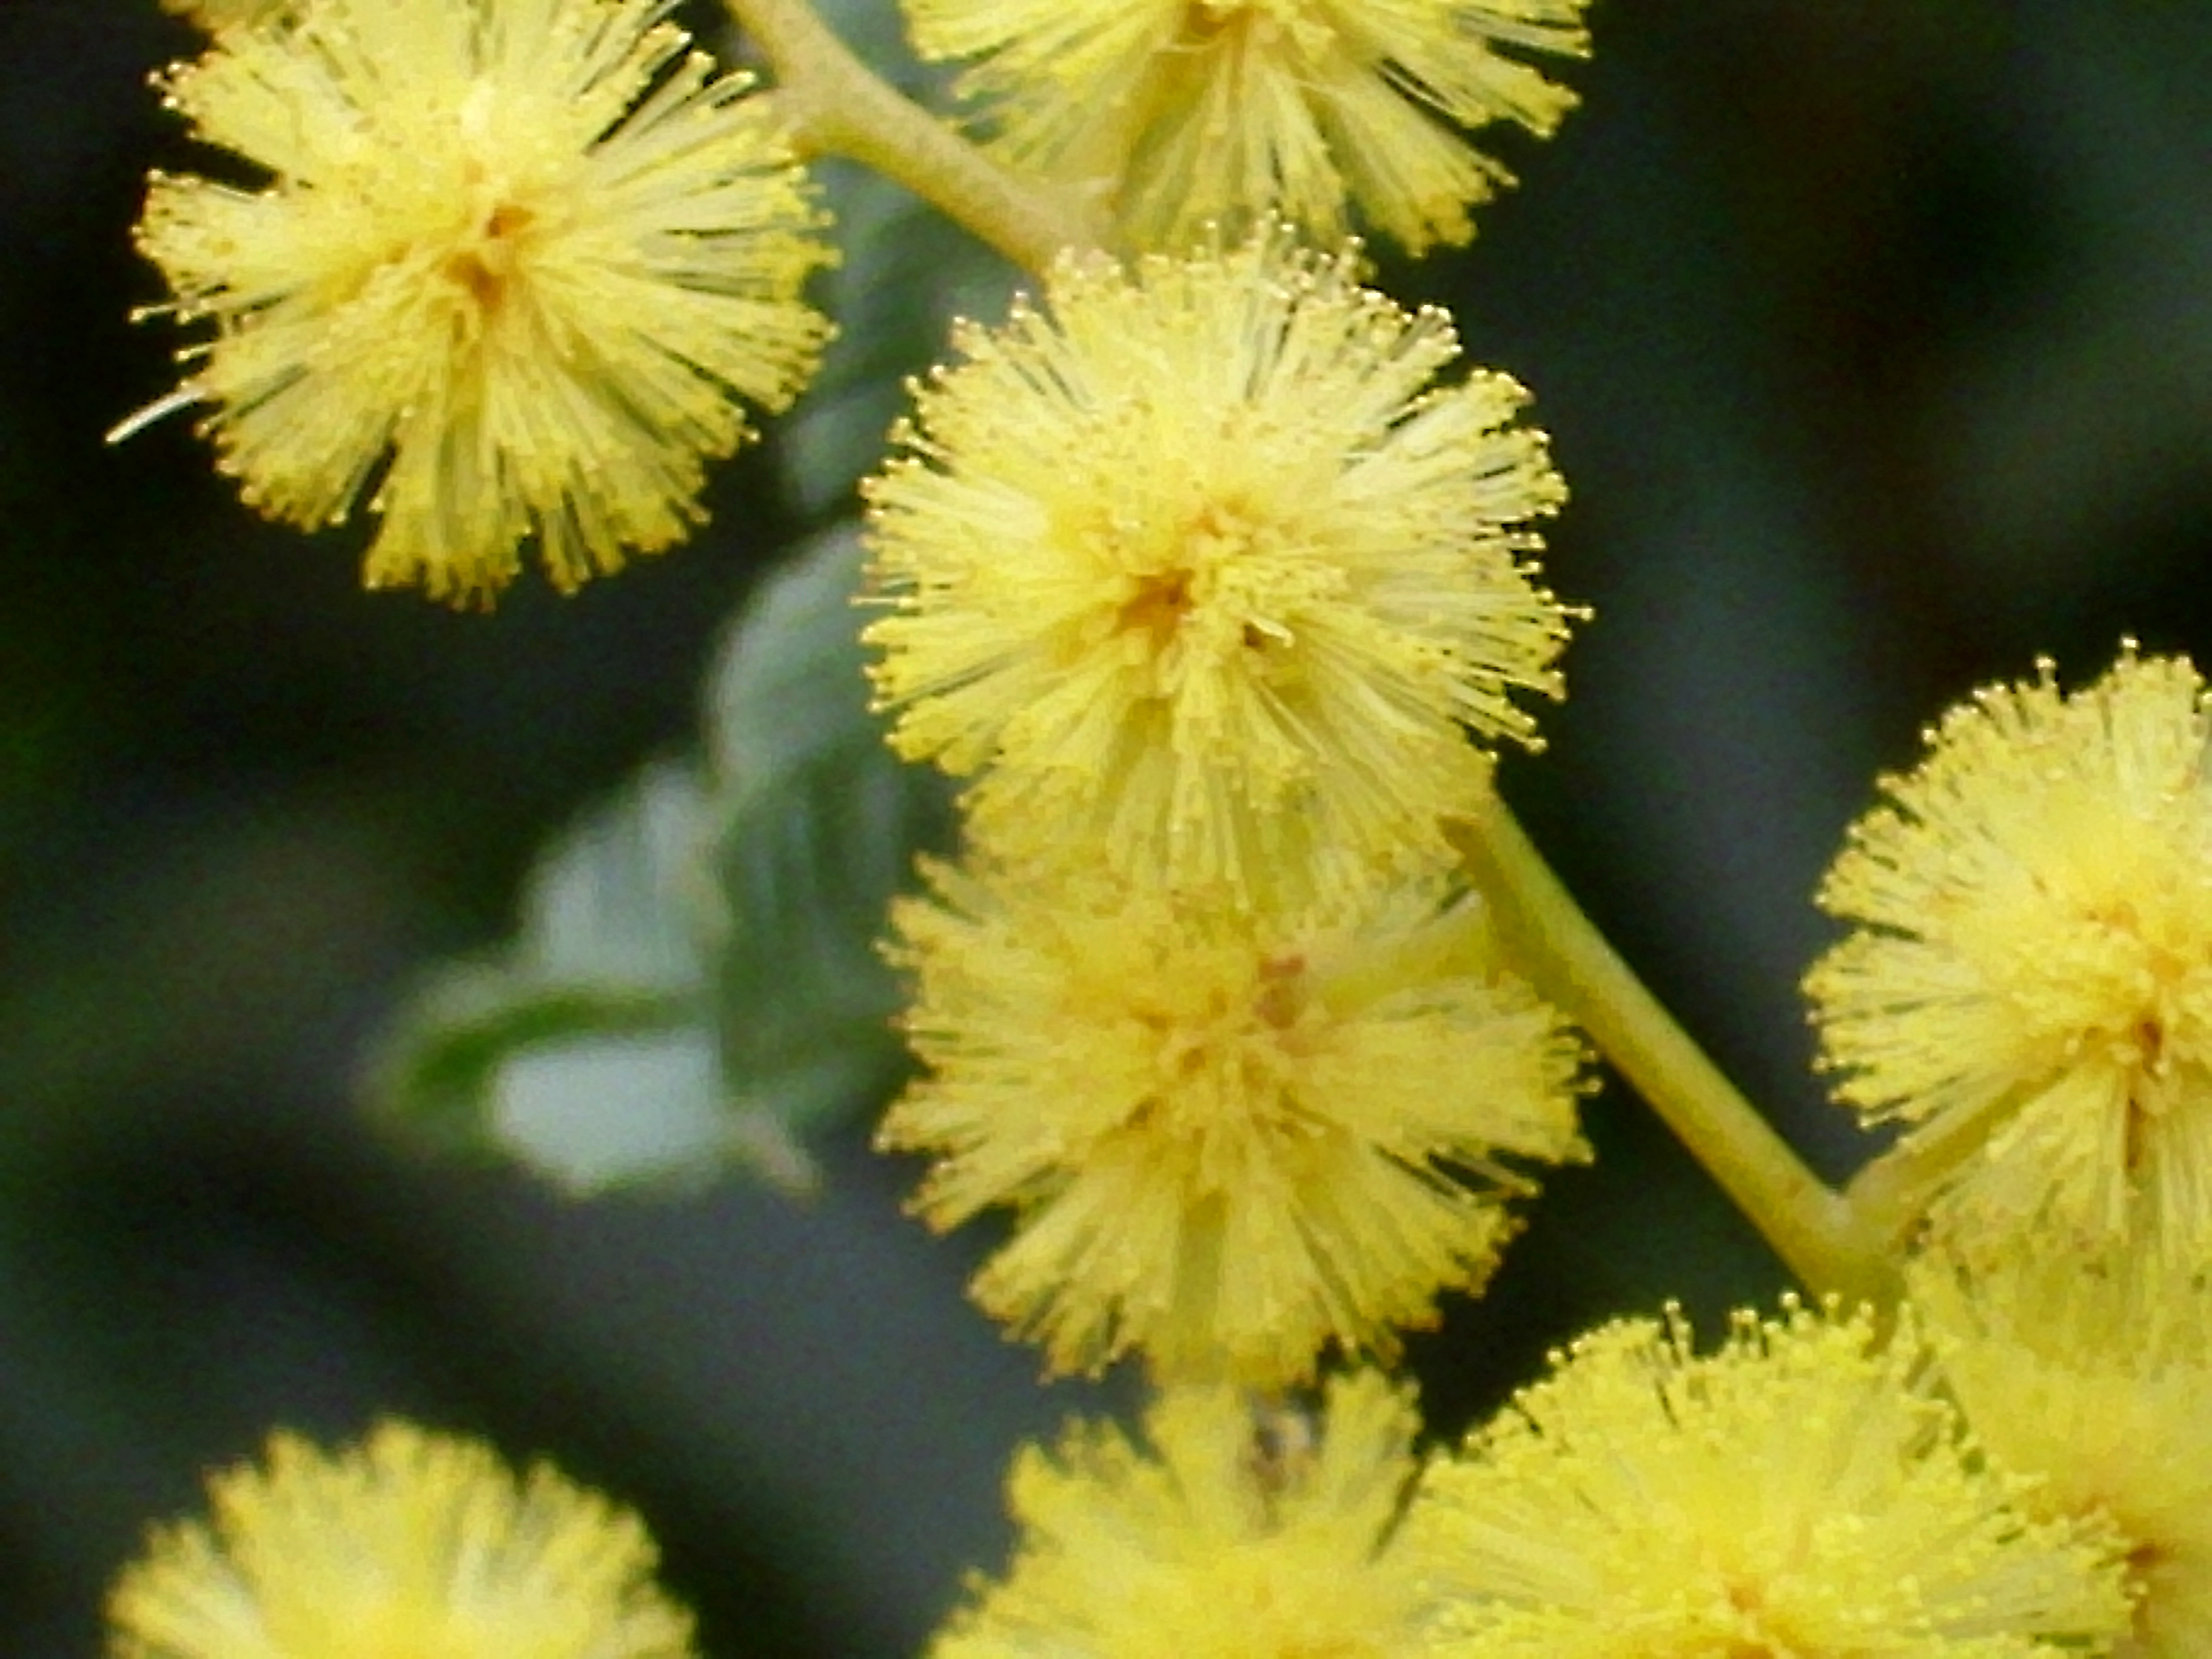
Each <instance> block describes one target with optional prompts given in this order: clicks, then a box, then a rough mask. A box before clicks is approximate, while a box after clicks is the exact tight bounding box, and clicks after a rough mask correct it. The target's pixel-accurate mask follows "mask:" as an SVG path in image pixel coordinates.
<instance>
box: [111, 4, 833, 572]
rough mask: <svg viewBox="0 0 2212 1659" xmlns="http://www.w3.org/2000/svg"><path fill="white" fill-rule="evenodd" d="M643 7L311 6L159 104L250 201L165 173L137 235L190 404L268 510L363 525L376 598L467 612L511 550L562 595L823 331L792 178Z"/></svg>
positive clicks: (641, 523) (753, 117)
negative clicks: (239, 166) (177, 321)
mask: <svg viewBox="0 0 2212 1659" xmlns="http://www.w3.org/2000/svg"><path fill="white" fill-rule="evenodd" d="M666 9H667V8H666V7H665V6H664V5H662V4H660V3H659V0H316V3H315V4H314V5H313V6H311V7H308V8H307V9H304V10H303V11H302V12H301V14H300V15H298V16H297V17H296V18H295V20H293V21H291V22H290V23H289V24H288V25H287V26H286V27H282V28H269V29H253V30H232V31H227V32H225V33H222V34H220V35H219V36H218V37H217V40H216V44H215V46H213V47H212V48H211V49H210V51H209V52H208V53H207V55H206V56H205V57H204V58H201V59H199V60H198V61H197V63H194V64H189V65H185V66H181V67H179V68H178V69H176V70H173V71H172V72H171V73H170V74H169V76H167V90H168V94H169V100H170V102H171V103H172V104H173V106H175V107H176V108H178V109H179V111H181V112H183V114H184V115H185V117H186V118H187V119H188V120H189V121H190V122H191V125H192V128H193V131H195V133H196V134H197V136H198V137H201V138H203V139H204V140H205V141H206V142H208V143H210V144H214V145H216V146H218V147H220V148H222V149H227V150H229V151H232V152H233V153H234V154H235V155H238V156H240V157H242V158H244V159H245V160H246V161H248V162H250V163H252V165H253V166H254V167H257V168H258V169H261V170H263V171H264V172H265V173H266V174H267V177H268V182H267V183H266V184H265V185H263V186H262V187H260V188H258V189H253V190H241V189H238V188H235V187H234V186H232V185H225V184H217V183H214V182H212V181H210V180H208V179H197V178H170V177H166V176H161V175H157V176H156V177H155V179H154V181H153V186H152V190H151V192H150V194H149V197H148V200H147V204H146V212H145V217H144V219H143V221H142V222H141V223H140V226H139V231H138V238H139V245H140V246H141V247H142V248H143V250H144V251H145V252H146V254H147V256H148V257H149V258H151V259H152V260H153V261H154V262H155V264H158V265H159V266H160V267H161V271H162V273H163V275H164V276H166V277H167V279H168V283H169V286H170V288H171V289H172V290H173V292H174V294H175V295H176V298H175V301H174V302H173V305H171V306H169V307H162V309H167V310H172V311H173V312H175V313H177V314H178V315H179V317H180V318H182V319H185V320H188V321H190V320H197V319H208V320H210V321H211V322H212V323H213V325H214V337H213V338H212V339H211V340H210V341H209V342H207V343H205V344H204V345H202V346H200V347H197V348H195V349H192V350H191V351H188V352H186V353H185V362H187V364H188V368H187V373H186V378H185V382H184V384H183V386H181V387H179V391H178V392H177V393H176V394H175V395H174V396H173V398H168V399H165V400H163V401H162V402H161V403H160V404H155V405H154V406H153V407H152V409H150V410H148V411H146V412H145V415H144V416H140V417H136V418H134V420H133V421H131V422H125V426H124V428H119V429H118V430H123V431H127V430H129V429H131V428H132V427H134V426H135V425H137V424H138V423H139V422H140V421H141V420H143V419H144V418H147V417H149V416H153V415H157V414H160V413H163V412H166V411H167V410H168V409H170V408H173V407H182V406H185V405H187V404H204V405H206V406H208V407H209V410H210V412H209V413H208V414H207V415H206V416H205V417H204V420H203V422H202V425H203V428H204V429H205V430H206V431H207V432H209V433H210V435H212V436H213V438H214V439H215V441H216V445H217V447H218V448H219V449H220V451H221V455H222V466H223V468H224V470H225V471H228V472H231V473H234V474H235V475H236V476H237V477H238V478H239V479H240V484H241V488H242V489H243V492H244V494H245V496H246V500H247V501H249V502H251V503H252V505H253V506H255V507H258V508H259V509H260V510H261V511H263V512H264V513H268V514H269V515H270V516H271V517H274V518H278V519H282V520H287V521H289V522H292V523H297V524H301V525H306V526H319V525H324V524H328V523H334V522H337V521H338V520H343V519H344V518H345V517H346V516H347V514H348V513H349V512H350V511H351V510H352V509H353V507H355V506H356V504H357V503H358V502H359V501H360V500H361V499H362V497H363V496H367V497H368V501H369V506H370V509H371V511H372V512H373V513H375V514H376V515H377V517H378V519H379V521H380V522H379V525H378V530H377V534H376V538H375V540H374V544H373V545H372V546H371V547H370V549H369V552H368V569H367V578H368V584H369V585H370V586H394V585H405V584H410V583H420V584H421V585H422V586H423V587H425V588H426V589H428V592H430V593H431V594H432V595H434V596H435V597H440V598H445V599H453V600H454V601H457V602H462V603H466V602H471V601H480V600H484V599H489V597H490V596H491V595H492V594H493V593H495V592H497V591H498V590H499V589H500V588H501V586H504V585H505V584H506V583H507V581H508V580H511V579H512V577H513V575H514V574H515V573H516V571H517V569H518V568H520V548H521V547H522V545H523V544H525V543H526V542H527V541H530V540H532V539H534V540H535V541H536V543H537V545H538V551H539V554H540V556H542V558H543V559H544V564H545V568H546V571H547V574H549V575H550V577H551V578H552V580H553V581H554V583H555V585H556V586H559V587H562V588H563V589H568V588H573V587H574V586H576V585H577V584H578V583H580V582H581V581H583V580H585V579H586V578H587V577H589V576H591V575H592V574H595V573H600V572H605V571H609V570H612V569H615V568H617V567H618V566H620V565H621V564H622V562H623V560H624V558H625V557H626V556H628V555H629V554H630V553H638V552H653V551H657V550H660V549H662V548H665V547H667V546H668V545H670V544H671V543H673V542H676V541H678V540H679V539H681V538H683V537H684V535H685V534H687V533H688V532H689V531H690V527H691V526H693V525H694V524H695V523H696V522H697V521H698V520H699V519H700V517H701V516H702V514H701V510H700V507H699V506H698V504H697V501H696V494H697V490H698V487H699V483H700V481H701V477H702V471H703V465H704V460H705V458H708V457H710V456H718V455H722V454H725V453H728V452H729V451H730V450H731V449H732V448H734V447H736V446H737V444H738V441H740V440H741V439H742V438H743V437H744V436H745V435H746V431H747V428H746V423H745V419H744V414H743V413H742V411H741V410H740V409H739V407H738V398H740V397H744V398H750V399H751V400H752V401H754V402H755V403H757V404H762V405H763V406H764V407H767V408H770V409H775V408H780V407H781V406H782V405H783V404H787V402H789V401H790V399H791V398H793V396H795V395H796V393H797V392H798V391H799V387H800V386H802V385H804V383H805V380H806V378H807V376H808V374H810V373H811V369H812V367H813V365H814V362H815V360H816V357H817V353H818V350H819V348H820V346H821V344H822V343H823V339H824V337H825V336H826V334H827V332H828V325H827V324H826V323H824V322H823V319H821V318H820V317H819V316H817V314H816V313H813V312H812V311H811V310H810V309H808V307H806V306H805V303H804V302H803V301H801V299H800V298H799V288H800V285H801V284H802V283H804V281H805V278H806V276H807V275H808V273H809V272H810V271H811V270H813V269H815V268H816V267H817V266H820V265H822V264H825V263H827V262H828V261H829V258H830V257H831V256H830V254H829V251H828V249H827V248H826V247H825V246H824V245H823V243H822V242H821V240H819V238H818V234H817V233H818V231H819V228H820V215H819V213H818V211H817V209H816V208H815V207H814V206H813V205H812V198H811V195H810V193H809V191H808V188H807V186H806V185H805V180H804V179H803V178H802V177H801V175H800V173H799V171H798V169H797V167H796V166H795V164H794V163H793V160H792V157H791V155H790V152H789V150H788V148H787V145H786V143H784V141H783V139H782V138H781V136H780V135H779V133H778V131H777V129H776V128H775V125H773V123H772V120H771V118H769V116H768V115H767V114H766V113H765V112H763V106H761V104H760V103H759V102H758V101H757V100H755V101H750V102H748V101H744V100H741V98H740V94H741V93H742V92H743V91H744V84H745V83H744V80H743V79H742V77H738V76H722V77H720V78H717V77H716V76H715V75H714V68H713V65H712V64H711V63H710V62H709V61H708V59H707V58H706V57H705V56H704V55H703V54H700V53H692V52H687V50H686V37H685V36H684V33H682V32H681V31H680V30H678V29H677V28H675V27H673V26H671V25H669V24H667V23H665V22H659V21H655V20H656V19H658V18H659V17H660V16H661V15H662V14H663V13H665V10H666Z"/></svg>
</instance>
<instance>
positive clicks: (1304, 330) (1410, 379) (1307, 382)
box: [867, 227, 1568, 896]
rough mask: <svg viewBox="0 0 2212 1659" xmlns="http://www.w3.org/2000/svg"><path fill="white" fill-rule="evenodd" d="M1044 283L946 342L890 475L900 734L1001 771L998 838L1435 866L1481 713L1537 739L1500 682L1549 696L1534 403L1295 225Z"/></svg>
mask: <svg viewBox="0 0 2212 1659" xmlns="http://www.w3.org/2000/svg"><path fill="white" fill-rule="evenodd" d="M1048 292H1049V295H1050V302H1051V313H1050V315H1049V316H1047V315H1046V314H1044V313H1038V312H1035V311H1030V310H1026V309H1024V310H1020V311H1018V313H1016V315H1015V316H1014V318H1013V319H1012V321H1011V322H1009V323H1008V324H1007V325H1006V327H1005V328H1003V329H1001V330H998V331H989V330H985V329H981V328H972V327H971V328H968V329H966V330H964V331H963V332H962V333H961V334H960V336H959V337H958V342H957V343H958V346H959V349H960V351H961V353H962V355H963V357H964V359H965V361H964V362H961V363H959V364H958V365H957V367H954V368H950V369H945V370H942V371H940V372H939V374H937V375H936V376H935V377H934V378H933V380H931V381H930V383H929V384H928V385H927V386H925V387H922V388H921V389H920V390H919V392H918V393H917V398H918V403H919V408H918V410H917V412H916V415H915V421H914V422H913V423H912V424H911V425H910V426H908V427H907V428H903V429H902V431H901V433H900V434H899V435H898V436H899V441H900V444H901V446H902V449H903V451H904V453H903V454H902V456H901V457H899V458H898V459H895V460H894V461H892V462H891V463H890V466H889V469H888V471H885V472H884V474H883V475H882V476H880V477H878V478H876V479H875V480H873V482H872V488H871V489H870V491H869V498H870V501H871V505H872V528H871V534H872V542H873V545H874V549H875V566H874V580H875V582H876V584H877V586H878V589H879V590H880V592H881V594H882V595H883V596H884V599H885V600H886V601H887V602H888V603H889V604H890V605H891V607H892V611H891V614H890V615H888V616H884V617H879V618H878V619H877V620H876V621H875V622H874V623H871V624H870V626H869V628H868V629H867V637H868V638H869V640H870V641H872V643H873V644H874V645H875V647H877V649H878V651H879V652H880V653H881V657H880V660H879V661H878V663H877V664H876V665H875V668H874V674H875V680H876V685H877V689H878V693H879V695H880V697H881V699H882V701H883V702H884V703H885V704H887V705H888V706H890V708H893V709H895V710H896V713H897V725H896V734H895V738H894V741H895V742H896V744H897V746H898V747H899V749H900V750H901V751H902V753H904V754H905V755H907V756H908V757H911V758H921V757H931V758H934V759H935V760H937V761H938V762H939V763H940V764H941V765H943V766H944V767H945V769H947V770H949V771H951V772H953V773H956V774H960V775H967V774H976V773H980V774H981V781H979V783H978V784H977V785H976V787H975V789H974V790H973V791H971V793H970V805H971V810H972V811H973V813H974V815H975V819H976V821H977V822H978V823H980V824H981V825H982V826H983V828H984V829H985V831H986V832H987V834H989V835H990V836H992V837H993V838H994V840H996V841H998V842H1000V843H1001V844H1008V845H1014V844H1021V845H1025V846H1026V848H1028V850H1029V851H1030V853H1031V854H1042V852H1044V851H1045V850H1046V849H1048V848H1050V847H1053V846H1056V845H1062V846H1064V845H1073V846H1074V847H1077V848H1080V849H1082V850H1081V852H1080V854H1079V856H1081V857H1082V858H1085V859H1086V860H1087V859H1090V858H1092V857H1103V858H1104V859H1106V860H1109V861H1111V862H1112V863H1113V864H1114V865H1115V866H1116V867H1118V868H1120V869H1121V870H1123V871H1125V872H1131V873H1133V874H1137V875H1139V876H1146V877H1150V878H1155V879H1158V880H1164V881H1168V882H1171V883H1175V884H1191V883H1205V882H1212V881H1227V882H1229V883H1231V884H1233V885H1235V886H1237V888H1239V889H1240V890H1244V891H1246V892H1248V893H1249V892H1251V891H1254V890H1273V891H1279V892H1283V893H1287V894H1290V895H1292V896H1295V895H1297V894H1298V893H1299V892H1301V891H1303V890H1329V889H1332V888H1339V887H1343V886H1346V885H1359V884H1365V883H1368V882H1370V881H1371V880H1372V879H1373V878H1374V876H1375V873H1376V872H1377V871H1385V872H1387V871H1393V870H1402V869H1407V868H1410V867H1422V866H1427V867H1441V866H1443V865H1444V864H1446V863H1448V862H1449V861H1450V860H1451V858H1452V854H1451V851H1450V849H1449V847H1448V846H1447V845H1446V843H1445V842H1444V841H1443V836H1442V834H1441V832H1440V830H1439V829H1438V828H1437V820H1438V819H1439V817H1443V816H1444V815H1447V814H1451V813H1455V812H1464V811H1467V810H1468V808H1469V805H1470V803H1471V802H1473V801H1474V800H1476V799H1480V793H1481V792H1482V791H1483V790H1484V789H1485V788H1486V787H1487V780H1488V769H1487V762H1486V759H1485V757H1484V756H1483V755H1482V754H1481V752H1480V750H1477V749H1476V748H1474V746H1472V745H1471V744H1469V743H1468V732H1469V731H1470V730H1471V731H1472V732H1474V733H1475V734H1476V735H1477V736H1478V737H1480V738H1485V739H1489V740H1493V741H1494V740H1496V739H1497V738H1516V739H1518V740H1522V741H1529V740H1532V738H1533V736H1534V722H1533V721H1532V720H1530V718H1529V716H1528V714H1527V713H1526V712H1525V711H1524V710H1523V709H1522V708H1520V707H1518V706H1517V705H1516V703H1515V702H1514V701H1513V699H1514V696H1516V694H1519V693H1523V692H1530V691H1533V692H1536V693H1539V694H1541V695H1546V696H1556V695H1557V694H1558V692H1559V676H1558V674H1557V672H1556V671H1555V670H1554V669H1553V659H1554V658H1555V657H1556V656H1557V654H1558V653H1559V648H1560V646H1561V644H1562V642H1563V641H1564V639H1565V633H1566V625H1567V622H1568V613H1567V612H1566V611H1565V610H1564V609H1563V608H1562V607H1561V606H1560V605H1559V603H1558V602H1557V601H1556V600H1555V599H1553V597H1552V596H1551V595H1550V594H1549V593H1547V592H1545V591H1544V590H1543V589H1541V587H1539V586H1536V584H1535V582H1534V580H1532V575H1531V571H1530V568H1529V567H1528V564H1527V562H1526V558H1527V556H1528V554H1529V552H1530V551H1531V550H1533V549H1534V548H1535V547H1536V546H1537V544H1538V543H1537V538H1536V536H1535V534H1534V532H1533V531H1532V530H1531V529H1530V528H1529V525H1530V523H1531V521H1532V520H1537V519H1540V518H1541V517H1543V516H1545V515H1547V514H1548V513H1551V512H1553V510H1554V509H1555V508H1556V507H1558V506H1559V502H1560V501H1561V500H1562V499H1563V497H1564V495H1565V489H1564V488H1563V486H1562V485H1561V483H1560V481H1559V474H1558V473H1557V472H1555V471H1553V468H1552V465H1551V462H1550V460H1549V459H1548V457H1547V453H1546V447H1545V442H1544V438H1543V435H1541V433H1538V432H1535V431H1534V430H1531V429H1530V428H1527V427H1525V426H1522V425H1521V424H1520V423H1519V416H1520V413H1521V410H1522V406H1523V404H1525V403H1526V401H1527V398H1526V394H1525V393H1523V392H1522V390H1521V388H1520V387H1519V386H1516V385H1515V384H1514V383H1513V382H1512V381H1511V380H1508V379H1506V378H1505V377H1504V376H1503V375H1499V374H1481V373H1478V374H1474V376H1472V377H1471V378H1469V379H1468V380H1464V381H1462V382H1460V383H1458V384H1455V385H1451V386H1433V385H1431V381H1432V380H1433V378H1434V376H1435V375H1436V374H1437V370H1438V369H1439V368H1442V367H1443V365H1444V364H1445V363H1446V362H1448V361H1449V359H1450V358H1451V357H1452V356H1454V355H1455V353H1456V351H1457V345H1456V343H1455V338H1454V336H1453V332H1452V328H1451V325H1450V322H1449V319H1447V318H1445V317H1444V316H1443V313H1440V312H1435V311H1423V312H1420V313H1415V314H1409V313H1406V312H1405V311H1402V310H1401V309H1400V308H1399V307H1397V306H1396V305H1395V304H1394V303H1393V302H1392V301H1389V299H1387V298H1385V297H1384V296H1383V295H1380V294H1376V293H1373V292H1370V291H1369V290H1366V289H1362V288H1361V287H1360V286H1359V285H1358V281H1357V280H1356V277H1355V275H1354V270H1353V258H1352V253H1351V252H1345V253H1342V254H1338V255H1333V256H1322V255H1316V254H1312V253H1308V252H1300V251H1298V250H1297V248H1296V247H1295V246H1293V245H1292V243H1291V241H1290V240H1289V239H1288V238H1287V237H1286V236H1285V234H1284V233H1283V232H1282V231H1281V229H1280V228H1279V227H1278V228H1271V229H1269V230H1267V231H1266V232H1264V233H1262V234H1259V235H1256V236H1255V237H1254V238H1253V239H1251V240H1249V241H1246V242H1244V243H1243V244H1242V245H1240V246H1236V247H1234V248H1232V249H1230V250H1228V251H1226V252H1201V253H1199V254H1196V255H1194V256H1193V257H1190V258H1164V257H1155V258H1146V259H1145V260H1143V261H1142V262H1141V263H1139V264H1137V265H1136V266H1135V267H1134V268H1133V269H1131V270H1125V269H1123V268H1121V267H1120V266H1117V265H1115V264H1112V263H1110V262H1108V261H1103V260H1097V261H1091V262H1085V263H1068V264H1063V265H1062V266H1061V267H1060V270H1059V271H1058V273H1057V275H1056V276H1055V277H1054V280H1053V282H1052V283H1051V284H1050V286H1049V289H1048Z"/></svg>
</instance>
